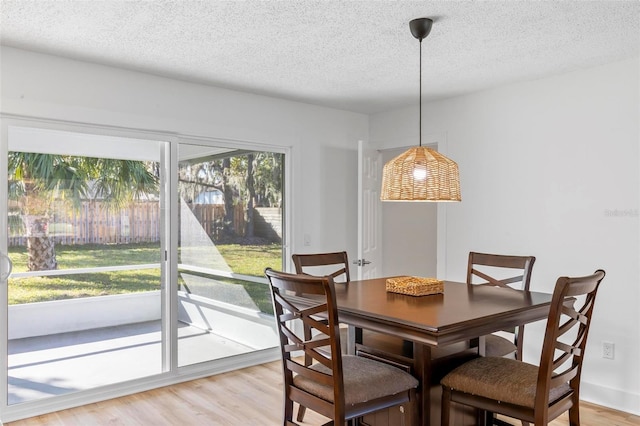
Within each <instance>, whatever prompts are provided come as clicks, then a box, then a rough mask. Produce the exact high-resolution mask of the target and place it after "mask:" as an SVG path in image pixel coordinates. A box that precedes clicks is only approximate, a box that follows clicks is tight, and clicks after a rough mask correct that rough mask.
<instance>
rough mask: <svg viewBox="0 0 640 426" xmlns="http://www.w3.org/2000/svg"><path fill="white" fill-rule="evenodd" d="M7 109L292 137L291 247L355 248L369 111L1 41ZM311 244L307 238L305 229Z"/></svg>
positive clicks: (218, 134)
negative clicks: (360, 153) (361, 147)
mask: <svg viewBox="0 0 640 426" xmlns="http://www.w3.org/2000/svg"><path fill="white" fill-rule="evenodd" d="M0 55H1V59H2V61H1V87H0V88H1V103H0V112H2V113H5V114H18V115H25V116H31V117H42V118H48V119H58V120H68V121H73V122H80V123H91V124H98V125H108V126H119V127H125V128H132V129H147V130H153V131H160V132H168V133H172V134H173V133H180V134H187V135H194V136H204V137H210V138H218V139H229V140H238V141H246V142H256V143H262V144H270V145H277V146H283V147H289V146H290V147H292V165H293V170H291V173H292V175H291V176H292V177H293V181H292V182H293V183H292V188H291V189H292V197H291V200H288V201H289V202H291V203H292V216H293V217H292V234H293V237H294V240H293V241H292V247H291V250H292V252H296V251H302V250H303V249H304V250H305V251H327V250H347V251H348V252H349V255H350V256H351V257H352V258H354V259H355V258H356V222H357V217H356V212H357V200H356V198H355V197H354V194H355V192H356V183H357V182H356V175H357V141H358V139H365V140H366V139H368V117H367V116H366V115H362V114H355V113H351V112H345V111H338V110H332V109H328V108H322V107H317V106H312V105H307V104H302V103H297V102H290V101H285V100H279V99H275V98H269V97H265V96H257V95H252V94H248V93H242V92H236V91H230V90H224V89H218V88H213V87H208V86H203V85H198V84H191V83H187V82H182V81H177V80H171V79H167V78H162V77H158V76H153V75H149V74H143V73H138V72H133V71H127V70H122V69H118V68H112V67H106V66H101V65H96V64H91V63H85V62H78V61H72V60H68V59H64V58H60V57H56V56H49V55H42V54H37V53H33V52H27V51H23V50H19V49H14V48H8V47H2V48H1V51H0ZM305 233H306V234H309V235H310V237H311V240H310V241H311V244H310V245H309V246H307V247H303V242H302V235H303V234H305Z"/></svg>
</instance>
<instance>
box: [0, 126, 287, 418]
mask: <svg viewBox="0 0 640 426" xmlns="http://www.w3.org/2000/svg"><path fill="white" fill-rule="evenodd" d="M0 124H2V125H1V126H0V127H1V128H2V138H1V139H0V171H1V173H2V176H0V185H1V187H0V226H1V227H2V228H3V229H6V230H7V232H6V234H3V236H2V238H0V330H6V331H7V333H4V332H3V333H2V334H0V337H1V338H0V352H1V356H0V368H1V370H2V371H1V373H2V378H1V379H0V420H1V421H11V420H17V419H20V418H23V417H28V416H31V415H34V414H37V413H43V412H47V411H53V410H56V409H61V408H64V407H66V406H70V405H77V404H81V403H84V402H89V401H91V400H100V399H106V398H112V397H114V396H118V395H121V394H126V393H131V392H135V391H137V390H144V389H148V388H150V387H154V386H162V385H166V384H170V383H174V382H177V381H182V380H185V378H189V377H194V378H195V377H201V376H203V375H207V374H213V373H214V372H215V371H221V370H228V369H230V368H234V367H236V366H242V365H251V364H255V363H258V362H261V360H264V361H268V360H273V359H276V357H277V355H278V351H277V348H276V347H277V336H276V333H275V327H274V320H273V313H272V308H271V300H270V296H269V291H268V286H267V282H266V279H265V278H264V269H265V268H266V267H273V268H277V269H282V268H283V265H284V261H283V259H284V258H285V249H284V248H285V247H286V243H285V241H286V235H285V226H284V223H285V221H284V216H285V215H284V209H283V207H284V203H285V200H284V193H285V192H284V186H285V185H284V176H285V161H284V160H285V155H284V153H283V152H274V151H270V150H263V149H256V147H255V146H249V145H243V146H241V147H240V146H238V145H239V144H238V143H229V142H225V143H222V142H216V141H187V139H186V138H183V139H182V140H181V139H180V138H177V137H176V136H175V135H172V136H167V137H166V138H164V137H163V136H162V135H155V136H153V135H148V134H145V133H140V134H137V133H136V132H135V131H117V130H112V129H94V128H92V127H82V126H68V125H65V124H58V123H44V124H43V123H40V122H32V121H30V120H11V121H10V123H7V122H6V121H3V122H1V123H0ZM136 136H138V137H136ZM218 366H220V367H219V368H218Z"/></svg>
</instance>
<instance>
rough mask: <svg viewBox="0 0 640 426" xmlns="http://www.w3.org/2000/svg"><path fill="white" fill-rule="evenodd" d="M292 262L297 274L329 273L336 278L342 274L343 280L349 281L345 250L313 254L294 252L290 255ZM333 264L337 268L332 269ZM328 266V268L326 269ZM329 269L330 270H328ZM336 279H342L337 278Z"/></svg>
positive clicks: (318, 274) (322, 274)
mask: <svg viewBox="0 0 640 426" xmlns="http://www.w3.org/2000/svg"><path fill="white" fill-rule="evenodd" d="M291 258H292V259H293V264H294V265H295V268H296V273H298V274H308V275H315V276H325V275H329V276H331V278H333V279H334V280H336V278H338V277H340V276H342V275H344V278H343V280H344V281H345V282H349V281H350V280H351V278H350V276H349V258H348V256H347V252H346V251H339V252H335V253H313V254H294V255H293V256H291ZM333 266H335V267H336V268H337V269H336V270H333V268H331V267H333ZM327 268H329V269H327ZM330 271H331V272H330ZM338 281H342V279H341V280H338Z"/></svg>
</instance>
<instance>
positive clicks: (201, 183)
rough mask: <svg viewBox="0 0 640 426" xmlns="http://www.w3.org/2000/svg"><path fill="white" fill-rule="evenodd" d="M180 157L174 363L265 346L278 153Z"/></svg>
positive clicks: (275, 243)
mask: <svg viewBox="0 0 640 426" xmlns="http://www.w3.org/2000/svg"><path fill="white" fill-rule="evenodd" d="M214 151H215V150H214ZM180 152H181V154H182V155H181V157H180V158H181V161H180V162H179V170H178V182H179V184H178V192H179V198H180V210H179V212H180V213H179V214H180V230H179V234H180V235H179V265H178V269H179V282H178V284H179V287H178V291H179V301H180V303H179V306H180V310H179V315H178V318H179V331H180V337H181V338H180V343H179V358H178V363H179V365H186V364H192V363H195V362H201V361H206V360H210V359H216V358H221V357H227V356H232V355H237V354H241V353H247V352H251V351H255V350H260V349H265V348H268V347H273V346H275V345H276V344H277V340H275V333H274V330H273V318H272V317H271V314H272V306H271V297H270V295H269V291H268V287H267V284H266V280H265V278H264V269H265V268H266V267H272V268H276V269H281V268H282V264H283V262H282V257H283V249H282V247H283V246H282V238H283V235H282V230H283V226H282V223H283V220H282V203H283V199H282V193H283V191H282V185H283V167H282V165H283V160H284V155H283V154H279V153H272V152H260V151H237V150H229V149H222V148H221V149H219V150H217V152H212V148H211V147H204V146H203V147H198V146H197V145H186V146H185V145H181V148H180ZM194 337H198V339H195V338H194ZM197 340H199V341H201V342H203V343H202V344H204V345H206V346H207V350H205V351H203V350H198V349H197V348H196V346H195V344H194V342H195V341H197Z"/></svg>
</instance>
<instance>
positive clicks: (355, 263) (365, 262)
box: [353, 259, 371, 266]
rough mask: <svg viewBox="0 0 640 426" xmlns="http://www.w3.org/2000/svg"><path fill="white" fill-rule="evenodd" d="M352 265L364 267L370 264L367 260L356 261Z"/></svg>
mask: <svg viewBox="0 0 640 426" xmlns="http://www.w3.org/2000/svg"><path fill="white" fill-rule="evenodd" d="M353 263H354V265H358V266H364V265H368V264H370V263H371V262H370V261H368V260H367V259H358V260H354V261H353Z"/></svg>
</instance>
